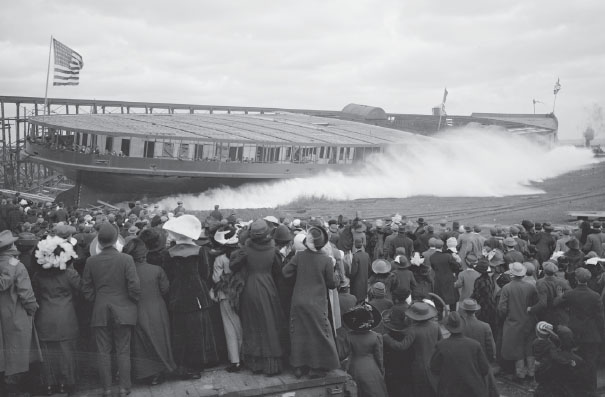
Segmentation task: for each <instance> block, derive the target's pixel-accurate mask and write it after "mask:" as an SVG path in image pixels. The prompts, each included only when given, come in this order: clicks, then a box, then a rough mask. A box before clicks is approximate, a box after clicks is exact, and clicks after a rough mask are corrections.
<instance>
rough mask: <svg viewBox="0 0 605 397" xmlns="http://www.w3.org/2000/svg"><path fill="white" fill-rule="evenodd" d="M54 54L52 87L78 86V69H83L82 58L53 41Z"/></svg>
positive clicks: (58, 42)
mask: <svg viewBox="0 0 605 397" xmlns="http://www.w3.org/2000/svg"><path fill="white" fill-rule="evenodd" d="M53 47H54V52H55V73H54V75H53V76H54V79H53V85H78V83H79V82H80V69H82V67H84V61H83V60H82V56H81V55H80V54H78V53H77V52H75V51H74V50H72V49H71V48H69V47H68V46H66V45H65V44H63V43H61V42H60V41H58V40H55V39H53Z"/></svg>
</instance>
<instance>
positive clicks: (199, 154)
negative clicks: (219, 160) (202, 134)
mask: <svg viewBox="0 0 605 397" xmlns="http://www.w3.org/2000/svg"><path fill="white" fill-rule="evenodd" d="M194 156H195V160H202V159H203V158H204V145H200V144H196V145H195V153H194Z"/></svg>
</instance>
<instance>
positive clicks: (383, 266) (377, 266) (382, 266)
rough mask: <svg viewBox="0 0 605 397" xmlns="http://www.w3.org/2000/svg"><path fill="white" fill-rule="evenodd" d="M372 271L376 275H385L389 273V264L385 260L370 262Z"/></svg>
mask: <svg viewBox="0 0 605 397" xmlns="http://www.w3.org/2000/svg"><path fill="white" fill-rule="evenodd" d="M372 271H373V272H374V273H376V274H386V273H388V272H390V271H391V262H389V261H387V260H385V259H376V260H375V261H374V262H372Z"/></svg>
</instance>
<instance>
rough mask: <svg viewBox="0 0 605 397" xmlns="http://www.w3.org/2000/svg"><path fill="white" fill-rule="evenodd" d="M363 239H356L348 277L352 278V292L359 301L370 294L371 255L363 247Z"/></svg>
mask: <svg viewBox="0 0 605 397" xmlns="http://www.w3.org/2000/svg"><path fill="white" fill-rule="evenodd" d="M362 243H363V242H362V241H361V239H355V241H354V247H353V258H352V260H351V270H350V272H349V274H347V277H349V279H350V280H351V294H353V295H354V296H355V297H356V299H357V303H361V302H363V301H365V300H366V297H367V296H368V275H369V273H370V255H369V254H368V253H367V252H366V251H365V250H364V249H363V244H362Z"/></svg>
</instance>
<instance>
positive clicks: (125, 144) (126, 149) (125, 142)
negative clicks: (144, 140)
mask: <svg viewBox="0 0 605 397" xmlns="http://www.w3.org/2000/svg"><path fill="white" fill-rule="evenodd" d="M120 151H121V152H122V154H123V155H124V156H130V139H122V146H121V147H120Z"/></svg>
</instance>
